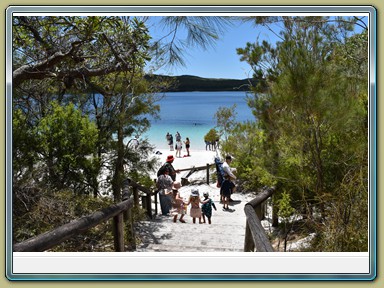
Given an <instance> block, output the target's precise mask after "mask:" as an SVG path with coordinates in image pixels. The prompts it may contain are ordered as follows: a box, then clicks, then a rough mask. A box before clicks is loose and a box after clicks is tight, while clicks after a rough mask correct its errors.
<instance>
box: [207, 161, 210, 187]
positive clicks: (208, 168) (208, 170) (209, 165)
mask: <svg viewBox="0 0 384 288" xmlns="http://www.w3.org/2000/svg"><path fill="white" fill-rule="evenodd" d="M209 166H210V165H209V164H208V163H207V184H208V185H209Z"/></svg>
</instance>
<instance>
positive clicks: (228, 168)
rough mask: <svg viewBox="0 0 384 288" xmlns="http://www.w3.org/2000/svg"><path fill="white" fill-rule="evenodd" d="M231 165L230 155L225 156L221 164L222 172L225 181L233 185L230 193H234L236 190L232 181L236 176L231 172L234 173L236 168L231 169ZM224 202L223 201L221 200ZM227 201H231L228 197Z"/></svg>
mask: <svg viewBox="0 0 384 288" xmlns="http://www.w3.org/2000/svg"><path fill="white" fill-rule="evenodd" d="M231 163H232V157H231V156H230V155H227V156H226V157H225V162H224V163H223V170H224V174H225V175H224V177H225V180H227V181H231V182H232V183H233V184H232V185H231V186H232V187H233V188H232V192H231V194H232V193H233V192H235V190H236V186H235V184H234V181H235V180H236V176H235V174H233V172H236V168H231V166H230V164H231ZM222 200H224V199H222ZM229 201H230V202H231V201H233V200H232V198H231V197H229Z"/></svg>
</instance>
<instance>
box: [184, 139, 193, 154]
mask: <svg viewBox="0 0 384 288" xmlns="http://www.w3.org/2000/svg"><path fill="white" fill-rule="evenodd" d="M184 143H185V149H186V150H187V156H191V155H190V154H189V148H190V147H191V141H190V140H189V138H188V137H187V138H185V141H184Z"/></svg>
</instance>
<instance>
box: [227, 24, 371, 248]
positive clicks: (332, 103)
mask: <svg viewBox="0 0 384 288" xmlns="http://www.w3.org/2000/svg"><path fill="white" fill-rule="evenodd" d="M274 20H276V19H274ZM281 22H282V24H283V25H284V29H283V30H282V31H281V33H280V36H281V39H282V41H281V42H277V43H276V47H272V46H271V45H270V44H268V43H265V42H263V43H261V44H258V43H255V44H247V46H246V47H245V48H243V49H238V53H239V54H240V55H241V56H242V58H241V60H242V61H247V62H248V63H249V64H250V65H251V67H252V69H253V70H254V72H255V73H254V77H255V78H256V79H257V80H258V83H259V86H256V87H254V92H255V95H254V96H253V97H252V96H250V97H248V104H249V106H250V107H251V108H252V109H253V114H254V115H255V116H256V118H257V123H256V124H255V126H256V129H255V130H253V131H251V129H249V128H247V127H246V125H244V124H243V125H239V126H238V128H236V129H232V131H231V133H232V135H231V137H229V139H228V141H227V143H224V144H223V146H224V145H226V146H225V147H226V149H231V150H230V151H231V153H233V154H234V155H236V156H237V157H238V158H239V155H240V156H241V161H239V162H243V163H236V165H238V167H237V168H238V172H239V173H240V174H239V175H241V176H240V177H247V178H246V179H247V182H248V183H249V184H250V185H249V186H253V187H254V189H256V188H257V187H258V186H260V185H262V184H267V183H268V184H269V185H270V184H274V185H277V186H278V187H281V188H280V189H281V190H282V191H289V192H290V194H289V197H291V199H289V201H288V199H286V197H287V196H286V194H284V193H282V194H281V195H280V198H279V200H278V201H277V202H276V205H277V206H276V208H282V207H279V206H283V208H284V209H285V208H287V209H285V210H286V211H284V210H283V211H280V212H279V213H280V215H279V216H280V217H287V216H288V215H290V213H291V212H292V210H291V209H290V208H289V207H291V206H290V205H292V207H291V208H292V209H295V210H297V211H298V212H299V213H302V214H303V215H304V216H305V217H306V219H308V221H314V222H316V221H319V220H320V221H321V222H322V223H323V224H325V227H327V228H326V229H318V231H317V233H318V239H317V246H316V248H314V249H318V250H322V249H324V250H327V251H366V247H367V235H368V234H367V233H368V229H367V225H361V224H362V222H364V221H365V222H364V223H368V219H367V215H368V214H367V213H366V212H367V207H368V202H367V200H366V199H367V198H366V195H367V189H368V188H367V186H366V185H362V184H361V183H366V181H367V180H366V179H367V178H368V174H367V169H366V167H367V165H368V163H367V150H368V149H367V148H368V147H367V142H368V141H367V140H368V139H367V137H368V129H367V128H368V126H367V110H366V109H367V102H366V101H367V87H368V83H367V81H368V77H367V74H366V73H367V69H366V67H367V66H366V65H367V64H368V62H367V50H366V49H367V47H368V46H367V43H368V42H367V38H366V33H365V32H363V33H362V34H360V35H355V36H352V37H349V38H348V37H346V38H344V39H343V37H345V35H348V34H347V31H350V28H351V27H350V26H348V25H340V26H334V25H332V24H330V22H328V21H326V19H323V18H321V17H314V18H312V17H304V18H301V17H293V18H290V17H288V18H286V19H282V21H281ZM261 23H263V21H262V22H261ZM344 32H345V33H344ZM340 43H344V44H340ZM261 92H262V93H263V94H260V93H261ZM244 134H245V135H246V136H244ZM236 139H239V140H236ZM251 139H252V140H251ZM230 142H231V143H230ZM240 143H241V144H240ZM248 143H250V145H252V146H255V148H253V149H249V145H248ZM239 146H241V147H239ZM357 171H360V172H359V173H357ZM352 175H353V176H352ZM249 177H253V179H251V180H250V178H249ZM347 183H348V184H347ZM352 183H353V184H352ZM353 185H354V186H353ZM346 187H348V188H346ZM352 187H353V188H352ZM356 187H359V189H356ZM350 190H353V193H352V192H350ZM347 191H349V192H347ZM351 198H353V199H361V202H358V203H360V204H359V205H356V203H354V204H352V202H353V201H351ZM288 202H291V204H290V205H286V204H284V205H283V203H288ZM314 211H316V213H315V212H314ZM308 223H309V222H308ZM318 227H323V226H322V225H319V226H318ZM357 227H361V230H359V228H357ZM356 229H358V230H359V232H356ZM353 231H355V232H353ZM324 250H322V251H324Z"/></svg>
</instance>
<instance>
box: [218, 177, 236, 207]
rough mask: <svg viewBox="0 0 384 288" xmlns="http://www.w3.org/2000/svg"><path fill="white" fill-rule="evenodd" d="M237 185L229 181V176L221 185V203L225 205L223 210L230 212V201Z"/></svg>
mask: <svg viewBox="0 0 384 288" xmlns="http://www.w3.org/2000/svg"><path fill="white" fill-rule="evenodd" d="M234 187H235V184H233V182H232V181H231V180H230V179H229V176H228V175H225V176H224V181H223V183H221V187H220V196H221V202H222V203H223V210H224V211H228V210H229V207H228V204H229V201H230V200H229V199H230V198H231V194H232V190H233V189H234Z"/></svg>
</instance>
